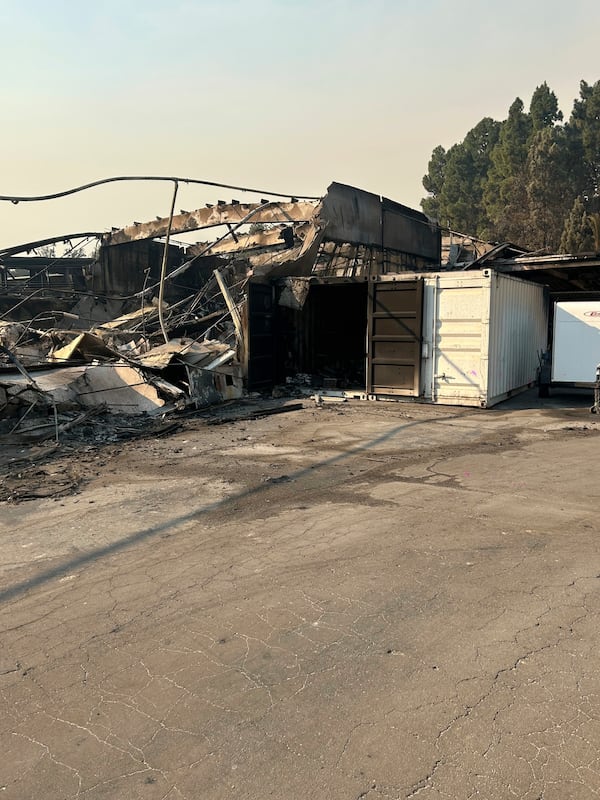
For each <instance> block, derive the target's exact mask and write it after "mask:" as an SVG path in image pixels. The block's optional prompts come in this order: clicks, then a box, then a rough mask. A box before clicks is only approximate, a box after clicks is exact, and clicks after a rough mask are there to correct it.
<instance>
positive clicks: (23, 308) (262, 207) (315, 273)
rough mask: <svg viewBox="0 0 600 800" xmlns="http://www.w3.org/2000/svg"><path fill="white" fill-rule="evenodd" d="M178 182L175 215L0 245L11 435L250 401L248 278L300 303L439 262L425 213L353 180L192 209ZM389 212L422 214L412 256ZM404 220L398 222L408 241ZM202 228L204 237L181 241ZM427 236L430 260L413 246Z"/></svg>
mask: <svg viewBox="0 0 600 800" xmlns="http://www.w3.org/2000/svg"><path fill="white" fill-rule="evenodd" d="M173 180H175V179H173ZM84 188H87V187H84ZM176 190H177V184H175V193H174V195H173V211H172V213H171V215H170V216H169V217H165V218H157V219H155V220H152V221H150V222H145V223H139V222H135V223H134V224H132V225H130V226H128V227H125V228H122V229H114V228H113V229H112V230H111V231H110V232H89V231H86V232H80V233H73V234H67V235H65V234H61V235H60V236H57V237H54V238H51V239H46V240H43V241H37V242H28V243H25V244H23V245H21V246H19V247H11V248H6V249H4V250H0V434H2V435H4V436H12V437H13V438H14V437H15V436H16V435H21V436H23V435H25V436H27V435H28V432H29V435H30V436H31V437H32V438H36V437H35V433H34V432H35V431H36V430H37V431H40V430H43V431H45V432H46V433H45V434H44V435H48V436H50V435H53V436H54V437H55V438H58V437H59V436H60V434H61V432H63V431H65V430H68V429H69V428H72V427H74V426H76V425H78V424H80V423H82V422H83V421H89V420H91V419H92V418H94V417H98V416H100V415H101V416H102V417H103V419H105V420H106V419H108V418H109V417H107V415H117V416H119V417H128V418H129V419H131V418H132V417H134V416H138V417H139V416H140V415H141V416H142V417H143V418H144V419H146V420H147V419H148V418H149V417H154V418H159V419H161V418H162V419H164V417H165V415H167V414H170V413H173V412H183V411H186V410H187V411H189V410H190V409H202V408H205V407H207V406H210V405H212V404H216V403H220V402H223V401H231V400H235V399H238V398H242V397H243V396H244V394H246V393H247V391H248V386H249V384H248V371H249V364H250V361H251V358H250V356H251V354H250V353H249V350H250V349H251V347H252V346H253V345H252V342H253V339H252V332H251V331H249V328H250V325H249V317H250V316H251V313H249V308H248V306H249V304H248V295H249V286H250V284H255V285H256V284H260V285H262V286H263V287H267V288H266V291H268V292H271V291H273V292H274V291H276V289H275V287H276V284H277V281H282V280H283V281H286V283H285V287H284V288H283V289H280V290H279V295H278V300H277V302H279V303H280V304H281V305H282V306H285V305H287V306H289V307H290V308H293V307H301V306H302V303H303V301H304V299H305V296H306V286H307V285H308V282H310V280H312V279H313V278H315V277H319V276H321V277H322V276H338V277H339V276H347V277H351V278H353V279H356V278H359V277H360V278H362V279H364V280H368V278H369V276H370V275H372V274H374V273H380V272H382V271H386V270H387V271H400V270H402V269H404V270H410V269H412V270H415V269H424V268H426V267H427V266H428V264H429V265H431V264H432V263H435V262H436V260H437V261H438V262H439V231H438V230H435V229H434V226H433V225H430V224H429V221H428V220H427V219H426V218H425V217H423V215H421V214H419V212H415V211H412V210H411V209H407V208H406V207H404V206H400V205H399V204H395V203H392V202H391V201H386V200H385V199H382V198H380V197H378V196H376V195H371V194H369V193H366V192H362V191H360V190H357V189H352V188H351V187H346V186H343V185H341V184H335V183H334V184H332V185H331V186H330V187H329V190H328V192H327V194H326V195H325V197H323V198H321V199H315V198H296V197H292V196H290V197H285V198H284V197H282V196H272V195H271V196H270V195H268V193H266V194H267V198H260V200H257V201H256V202H249V203H247V202H240V201H237V200H231V201H229V202H224V201H221V200H218V201H215V203H214V204H207V205H206V206H205V207H203V208H200V209H197V210H195V211H183V210H182V211H180V213H175V212H174V206H175V197H176ZM2 199H8V198H2ZM23 199H33V198H23ZM35 199H46V198H35ZM13 202H16V200H15V199H13ZM386 204H387V205H386ZM386 213H387V215H388V218H389V219H391V218H392V217H390V215H392V216H393V215H394V214H395V215H396V217H395V218H396V220H397V221H399V222H400V224H404V225H406V221H407V220H408V222H409V223H410V224H412V223H413V222H414V221H415V220H416V218H417V217H419V220H418V222H419V225H418V226H416V227H417V228H418V229H419V230H418V231H417V232H418V235H419V237H420V241H419V243H418V246H416V247H413V248H412V253H413V254H411V248H410V247H408V248H407V247H396V246H395V245H394V244H393V243H391V246H390V243H389V242H386V241H384V238H383V233H382V229H383V222H384V214H386ZM413 218H414V219H413ZM413 227H415V226H413ZM397 228H398V226H395V227H394V226H391V227H390V226H388V231H391V232H392V233H393V234H394V235H396V238H397V234H398V230H397ZM423 228H426V229H427V230H426V231H425V234H423V233H422V230H421V229H423ZM194 231H199V232H201V237H202V239H203V240H202V241H200V242H197V243H194V244H188V243H183V242H182V241H178V238H177V237H179V236H182V235H184V234H185V235H187V234H190V233H191V232H194ZM387 235H388V236H389V235H390V233H389V232H388V234H387ZM424 235H425V237H429V239H428V240H427V241H429V240H431V242H433V245H432V247H430V257H429V258H427V257H425V258H422V257H421V256H418V255H414V254H415V253H423V241H424V240H423V236H424ZM405 239H406V237H405ZM94 240H95V241H96V242H97V247H96V250H95V252H94V253H93V254H90V253H89V252H88V251H87V250H85V249H84V250H83V251H81V250H80V251H79V252H77V253H68V252H65V253H63V254H62V255H61V256H60V257H57V256H56V255H55V246H56V245H57V244H59V243H65V242H68V243H69V247H73V245H72V244H71V243H73V242H75V243H77V242H84V243H89V242H92V241H94ZM73 255H76V257H70V256H73ZM295 281H296V282H297V285H296V284H295ZM286 298H287V299H286ZM262 323H263V324H265V319H263V320H262ZM269 324H270V323H269ZM263 333H265V334H266V335H268V336H274V335H276V334H275V331H273V330H272V329H269V330H268V331H264V332H263ZM254 342H256V338H255V340H254ZM298 382H299V383H301V384H302V383H305V382H306V379H305V376H302V375H301V376H300V380H299V381H296V383H298ZM288 384H290V385H291V384H294V379H293V377H292V379H291V380H288ZM271 388H272V382H271V384H270V385H269V381H267V382H265V389H268V391H269V392H270V391H271ZM40 417H41V418H42V419H40ZM113 419H114V417H113ZM135 424H137V423H135ZM40 436H41V434H40Z"/></svg>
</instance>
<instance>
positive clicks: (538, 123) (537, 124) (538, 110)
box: [529, 81, 563, 133]
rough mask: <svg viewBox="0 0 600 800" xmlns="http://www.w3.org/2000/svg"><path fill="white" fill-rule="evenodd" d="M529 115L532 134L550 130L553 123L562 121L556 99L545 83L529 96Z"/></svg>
mask: <svg viewBox="0 0 600 800" xmlns="http://www.w3.org/2000/svg"><path fill="white" fill-rule="evenodd" d="M529 115H530V116H531V125H532V132H533V133H536V132H537V131H540V130H542V128H550V127H552V126H553V125H554V123H555V122H560V120H562V118H563V113H562V111H560V110H559V108H558V98H557V97H556V95H555V94H554V92H553V91H552V90H551V89H550V88H549V87H548V84H547V83H546V81H544V83H542V85H541V86H538V87H537V88H536V90H535V91H534V93H533V95H532V96H531V102H530V103H529Z"/></svg>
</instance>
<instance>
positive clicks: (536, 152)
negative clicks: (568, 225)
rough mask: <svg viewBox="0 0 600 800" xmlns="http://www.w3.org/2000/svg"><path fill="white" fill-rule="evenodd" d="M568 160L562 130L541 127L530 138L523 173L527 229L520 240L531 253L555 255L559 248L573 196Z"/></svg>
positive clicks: (574, 188)
mask: <svg viewBox="0 0 600 800" xmlns="http://www.w3.org/2000/svg"><path fill="white" fill-rule="evenodd" d="M569 156H570V153H569V148H568V142H567V137H566V135H565V132H564V130H563V129H562V128H559V127H556V128H554V127H543V128H540V129H539V130H538V131H537V132H536V133H535V134H534V135H533V138H532V140H531V143H530V145H529V150H528V153H527V164H526V170H525V174H526V192H527V229H526V231H525V232H524V238H523V240H522V243H523V244H524V245H525V246H527V247H529V248H531V249H533V250H539V249H543V250H547V251H556V249H557V248H558V246H559V244H560V240H561V233H562V230H563V226H564V220H565V218H566V217H567V215H568V214H569V211H570V210H571V207H572V204H573V197H574V196H575V194H576V187H575V186H574V185H573V181H572V177H571V171H570V158H569Z"/></svg>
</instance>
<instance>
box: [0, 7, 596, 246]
mask: <svg viewBox="0 0 600 800" xmlns="http://www.w3.org/2000/svg"><path fill="white" fill-rule="evenodd" d="M0 29H1V30H2V33H3V36H2V47H1V49H0V64H1V67H2V77H3V79H2V89H1V99H2V103H1V109H2V114H3V124H2V139H3V142H2V152H1V159H2V163H1V169H0V194H4V195H6V194H20V195H27V194H46V193H50V192H53V191H58V190H61V189H66V188H69V187H71V186H76V185H79V184H82V183H87V182H89V181H92V180H95V179H98V178H102V177H109V176H112V175H135V174H140V175H141V174H154V175H161V174H162V175H180V176H189V177H194V178H203V179H208V180H216V181H223V182H226V183H234V184H241V185H248V186H257V187H259V188H264V189H271V190H273V191H282V192H290V193H296V194H310V195H312V194H316V195H320V194H322V193H323V192H324V191H325V189H326V187H327V186H328V184H329V183H330V182H331V181H332V180H337V181H342V182H345V183H350V184H353V185H356V186H359V187H362V188H366V189H369V190H371V191H374V192H378V193H381V194H385V195H386V196H388V197H391V198H393V199H395V200H399V201H400V202H403V203H405V204H407V205H412V206H415V207H418V204H419V200H420V199H421V197H422V196H423V189H422V186H421V178H422V176H423V174H424V172H425V171H426V169H427V162H428V160H429V156H430V154H431V151H432V149H433V148H434V147H435V146H436V145H437V144H443V145H444V146H446V147H447V146H449V145H451V144H453V143H454V142H456V141H459V140H460V139H462V138H463V136H464V134H465V133H466V132H467V131H468V130H469V129H470V128H471V127H473V125H475V124H476V123H477V122H478V121H479V120H480V119H481V118H482V117H484V116H492V117H495V118H496V119H504V118H505V117H506V113H507V110H508V107H509V105H510V103H511V102H512V101H513V100H514V98H515V97H516V96H517V95H518V96H520V97H521V98H522V99H523V100H524V102H525V103H526V105H527V104H528V102H529V99H530V97H531V94H532V92H533V90H534V89H535V87H536V86H538V85H539V84H541V83H542V82H543V81H547V82H548V84H549V86H550V87H551V88H552V89H554V91H555V92H556V93H557V95H558V97H559V102H560V105H561V108H562V109H563V111H564V112H565V114H566V115H567V116H568V113H569V111H570V109H571V106H572V102H573V99H574V98H575V97H576V96H577V95H578V91H579V81H580V80H581V79H582V78H583V79H585V80H587V81H588V82H590V83H592V82H595V81H596V80H598V79H600V58H599V42H600V33H599V32H600V2H598V0H569V2H564V1H563V0H561V1H560V2H559V1H558V0H518V1H517V0H502V2H500V0H496V2H491V0H454V2H444V0H420V1H417V0H370V1H369V0H361V1H360V2H359V0H251V1H250V0H248V1H246V0H195V1H194V0H170V2H165V1H164V0H160V2H158V0H143V1H142V0H136V1H135V2H134V1H133V0H119V2H117V0H96V2H90V1H89V0H79V1H78V2H75V0H0ZM170 192H171V190H170V188H169V186H168V185H166V184H164V185H158V186H150V185H148V184H131V185H125V184H116V185H113V186H109V187H103V188H99V189H92V190H90V191H88V192H85V193H83V194H79V195H76V196H75V197H73V198H70V199H65V200H60V201H51V202H47V203H37V204H20V205H18V206H14V205H10V204H4V203H3V204H0V247H4V246H8V245H11V244H15V243H20V242H25V241H30V240H33V239H37V238H40V237H43V236H50V235H53V234H61V233H69V232H72V231H78V230H104V229H107V228H109V227H110V226H111V225H114V226H119V227H121V226H123V225H126V224H129V223H131V222H132V221H133V220H134V219H136V220H147V219H152V218H154V216H156V215H166V214H167V213H168V210H169V205H170ZM231 195H232V193H231V192H222V191H221V192H219V191H217V190H204V189H202V188H200V189H199V188H197V187H196V188H193V189H192V188H184V189H182V192H181V196H180V201H179V202H178V206H179V207H182V208H188V209H191V208H195V207H197V206H201V205H202V204H203V203H204V202H208V201H210V200H214V199H217V198H218V197H222V199H225V200H229V199H231ZM240 197H242V196H240ZM243 199H245V198H243Z"/></svg>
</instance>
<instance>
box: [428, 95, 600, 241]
mask: <svg viewBox="0 0 600 800" xmlns="http://www.w3.org/2000/svg"><path fill="white" fill-rule="evenodd" d="M423 186H424V188H425V190H426V192H427V197H425V198H424V199H423V200H422V201H421V205H422V207H423V211H424V212H425V213H426V214H427V215H428V216H429V217H432V218H434V219H437V220H438V221H439V223H440V225H441V226H442V227H446V226H447V227H449V228H450V229H451V230H453V231H458V232H461V233H466V234H469V235H472V236H477V237H479V238H481V239H485V240H488V241H497V242H504V241H508V242H512V243H514V244H519V245H522V246H524V247H526V248H528V249H530V250H533V251H536V250H540V251H546V252H562V253H581V252H589V251H598V250H600V81H597V82H596V83H594V84H588V83H586V81H581V83H580V87H579V97H578V98H577V99H576V100H575V101H574V103H573V109H572V111H571V115H570V117H569V118H568V120H566V121H565V120H564V119H563V113H562V111H561V110H560V109H559V107H558V99H557V97H556V95H555V93H554V92H553V91H552V90H551V89H550V88H549V87H548V85H547V84H546V83H545V82H544V83H543V84H542V85H541V86H538V87H537V88H536V90H535V91H534V93H533V95H532V98H531V102H530V104H529V110H526V109H525V106H524V104H523V101H522V100H521V99H520V98H519V97H517V98H516V100H515V101H514V102H513V103H512V105H511V106H510V108H509V110H508V117H507V118H506V119H505V120H504V121H502V122H498V121H497V120H494V119H492V118H491V117H485V118H484V119H482V120H481V121H480V122H478V123H477V125H475V127H474V128H472V130H470V131H469V132H468V133H467V135H466V136H465V138H464V139H463V140H462V142H460V143H458V144H454V145H452V147H450V148H449V149H448V150H445V149H444V148H443V147H442V146H441V145H439V146H438V147H436V148H435V149H434V151H433V153H432V154H431V159H430V161H429V166H428V171H427V175H425V176H424V178H423Z"/></svg>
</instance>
